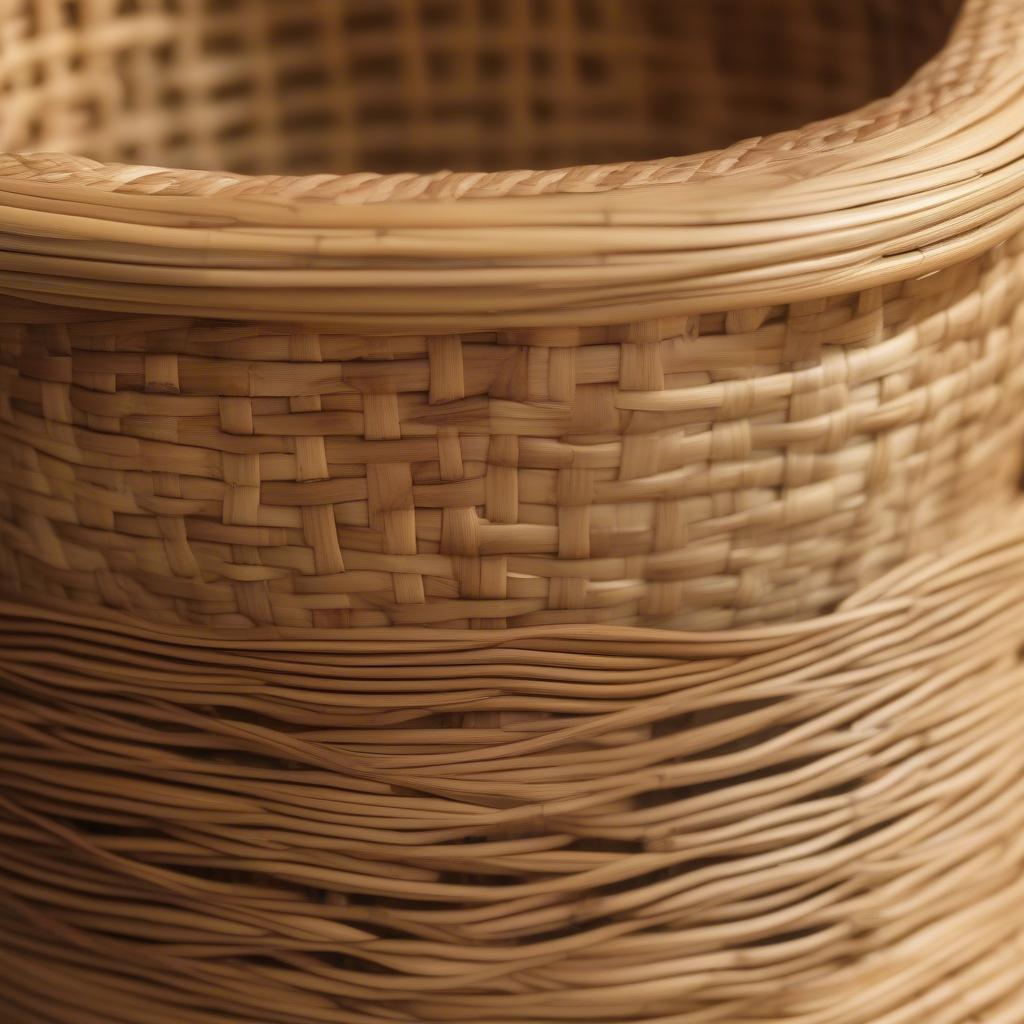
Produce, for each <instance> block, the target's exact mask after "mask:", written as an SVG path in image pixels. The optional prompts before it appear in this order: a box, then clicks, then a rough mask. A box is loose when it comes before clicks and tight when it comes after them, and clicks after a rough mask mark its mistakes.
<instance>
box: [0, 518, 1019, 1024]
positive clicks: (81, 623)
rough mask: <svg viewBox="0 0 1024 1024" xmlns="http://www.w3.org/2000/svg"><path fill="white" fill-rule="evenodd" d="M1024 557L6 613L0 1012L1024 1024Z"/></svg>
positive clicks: (983, 540)
mask: <svg viewBox="0 0 1024 1024" xmlns="http://www.w3.org/2000/svg"><path fill="white" fill-rule="evenodd" d="M1022 564H1024V510H1017V511H1016V512H1015V513H1014V514H1013V516H1012V517H1011V518H1010V519H1009V520H1007V521H1004V522H1003V523H1002V524H1001V526H999V527H998V528H996V529H994V530H992V531H990V532H988V533H987V534H986V535H985V536H984V537H980V538H976V539H975V540H974V541H973V542H971V543H962V544H960V545H959V546H957V547H956V548H954V549H952V550H949V551H947V553H945V554H944V555H942V556H941V557H939V556H933V557H928V558H920V559H917V560H914V561H912V562H910V563H908V564H907V565H905V566H904V567H903V568H902V569H901V570H899V571H897V572H895V573H893V574H890V575H889V576H888V577H886V578H885V579H884V580H882V581H880V582H878V583H876V584H875V585H873V586H871V587H869V588H867V589H865V590H863V591H861V592H859V593H858V594H856V595H855V596H854V597H852V598H851V599H849V600H848V601H847V602H846V604H845V605H844V607H843V608H842V609H840V610H839V611H837V612H836V613H834V614H833V615H830V616H827V617H824V618H820V619H815V620H811V621H808V622H805V623H803V624H795V625H779V626H774V627H770V628H762V629H759V630H741V631H731V632H725V633H704V634H695V633H694V634H685V633H671V632H659V631H652V630H648V631H644V630H636V629H617V630H616V629H602V630H597V629H593V628H587V627H576V628H573V629H564V630H554V629H534V630H529V631H527V630H510V631H504V632H502V631H493V632H484V633H467V632H458V631H452V632H440V633H439V632H433V631H431V632H429V633H425V634H423V635H422V636H421V637H419V638H418V639H417V640H416V641H415V642H413V641H407V642H402V643H396V642H394V641H393V640H391V639H390V637H391V635H392V634H391V633H390V632H389V631H387V630H384V631H377V632H367V631H362V632H354V631H349V632H344V633H342V632H338V633H334V634H333V635H331V636H323V635H322V634H311V633H309V632H308V631H307V632H305V633H302V632H296V633H293V634H292V635H291V636H288V635H285V636H282V635H281V634H280V633H277V634H269V633H267V634H264V635H260V634H259V633H258V632H257V633H255V634H254V633H252V632H231V631H221V632H219V633H217V634H203V633H201V632H198V631H191V632H189V631H188V630H182V631H181V632H180V633H178V632H176V633H174V634H170V633H165V632H163V631H161V630H158V629H147V628H145V627H142V626H140V625H139V624H138V623H137V622H130V621H128V620H122V619H120V618H117V617H115V616H114V615H113V613H110V617H108V618H104V619H89V618H86V617H84V616H83V615H82V614H80V613H78V612H76V611H74V610H72V609H71V608H70V606H62V607H58V606H56V605H54V606H52V607H50V608H42V607H40V608H29V607H27V606H25V605H19V604H15V603H6V604H4V605H3V609H2V611H3V616H2V619H0V624H2V634H0V643H2V646H3V658H2V668H0V678H2V680H3V684H4V685H3V696H2V698H0V700H2V714H0V734H2V745H0V766H2V771H3V775H4V778H5V794H6V795H5V796H4V797H3V799H2V802H0V807H2V816H0V855H2V858H3V862H4V866H5V871H4V872H3V873H2V874H0V892H2V901H3V906H4V912H5V914H6V915H7V917H8V924H7V927H6V928H5V930H4V932H3V934H2V936H0V946H2V947H3V952H4V955H3V956H2V957H0V965H2V966H0V972H2V974H3V979H4V985H5V992H6V993H7V998H8V999H9V1000H10V1004H9V1006H10V1009H9V1014H8V1016H7V1017H6V1018H5V1019H6V1020H9V1021H11V1022H13V1024H38V1022H39V1021H40V1020H42V1019H45V1020H46V1021H48V1022H54V1024H98V1022H99V1020H100V1019H101V1017H102V1020H103V1022H104V1024H112V1022H119V1024H179V1022H181V1021H182V1020H188V1022H189V1024H225V1022H228V1021H232V1022H233V1021H237V1020H242V1019H245V1020H250V1019H257V1018H258V1019H259V1020H260V1021H261V1022H267V1024H317V1022H331V1024H371V1022H383V1021H417V1022H422V1021H425V1020H428V1021H467V1022H469V1021H471V1022H473V1024H491V1022H494V1024H498V1022H508V1021H516V1022H521V1021H547V1022H550V1021H555V1020H576V1021H587V1022H598V1021H615V1022H624V1021H631V1022H632V1021H644V1022H648V1024H650V1022H655V1021H657V1022H660V1024H668V1022H673V1024H683V1022H686V1024H704V1022H708V1024H711V1022H726V1021H727V1022H729V1024H754V1022H758V1024H765V1022H772V1024H826V1022H827V1024H920V1022H922V1021H928V1022H929V1024H968V1022H976V1021H985V1022H986V1024H1015V1022H1017V1021H1019V1020H1020V1019H1021V1015H1022V1014H1024V909H1022V908H1024V748H1022V746H1021V743H1020V736H1021V730H1022V728H1024V685H1022V683H1024V670H1022V665H1021V659H1020V644H1021V626H1020V605H1021V600H1022V599H1024V572H1022V570H1021V566H1022ZM314 637H315V638H314ZM98 1007H102V1008H103V1009H102V1013H100V1011H99V1010H98V1009H96V1008H98ZM40 1014H41V1016H40Z"/></svg>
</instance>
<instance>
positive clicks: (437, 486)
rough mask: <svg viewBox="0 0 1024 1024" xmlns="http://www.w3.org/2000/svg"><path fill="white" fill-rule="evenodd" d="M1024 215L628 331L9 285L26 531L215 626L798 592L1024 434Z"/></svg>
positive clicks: (881, 553)
mask: <svg viewBox="0 0 1024 1024" xmlns="http://www.w3.org/2000/svg"><path fill="white" fill-rule="evenodd" d="M1022 298H1024V263H1022V256H1021V245H1020V243H1019V242H1017V241H1014V242H1012V243H1009V244H1007V245H1005V246H1001V247H1000V248H999V249H997V250H996V251H994V252H990V253H988V254H986V255H984V256H982V257H980V258H977V259H974V260H971V261H968V262H965V263H963V264H960V265H958V266H955V267H952V268H950V269H949V270H946V271H943V272H941V273H938V274H933V275H930V276H928V277H925V278H924V279H921V280H908V281H904V282H902V283H899V284H894V285H889V286H886V287H883V288H876V289H871V290H868V291H864V292H859V293H856V294H852V295H838V296H835V297H834V298H831V299H826V300H820V301H814V302H808V303H801V304H796V305H792V306H789V307H783V306H779V307H772V308H764V309H752V310H743V311H739V312H734V313H729V314H727V315H724V314H723V315H715V314H708V315H704V316H700V317H688V318H676V319H666V320H661V321H654V322H647V323H637V324H630V325H624V326H613V327H607V328H585V329H569V328H557V329H551V330H543V329H538V330H530V331H495V332H489V333H475V334H464V335H445V336H433V337H423V336H401V337H390V338H365V337H358V336H353V335H347V334H343V333H339V332H338V330H337V329H336V328H335V329H332V328H330V327H326V328H317V327H316V326H314V325H302V326H292V325H288V324H283V325H282V324H269V323H263V324H261V323H255V322H252V323H235V322H216V321H209V320H196V319H193V318H187V317H148V318H147V317H132V316H117V315H110V314H96V313H90V312H87V311H82V312H76V311H73V310H65V309H59V308H47V307H28V306H25V305H24V304H18V303H13V304H12V303H11V302H8V303H7V304H6V305H5V306H4V307H3V317H4V320H5V323H4V324H3V326H2V327H0V342H2V343H0V373H2V376H0V382H2V391H3V396H4V404H3V407H2V413H0V438H2V440H0V473H2V477H0V479H2V482H3V492H2V494H3V497H2V498H0V522H2V524H3V529H2V533H0V557H2V558H3V565H4V571H5V574H6V575H7V577H8V578H9V579H11V580H13V581H14V582H15V585H16V586H17V588H18V589H19V590H21V592H22V593H24V594H25V595H26V596H31V595H33V594H49V595H59V596H63V597H67V598H69V599H71V600H74V601H76V602H78V603H80V604H82V605H106V606H110V607H114V608H122V609H126V610H129V609H130V610H135V611H138V612H142V613H144V614H145V615H146V617H147V618H148V619H149V620H150V621H162V622H168V623H171V622H183V623H189V622H191V623H205V624H210V625H230V626H238V625H265V624H276V625H279V626H296V627H304V626H315V627H334V626H375V625H382V624H386V623H393V624H396V625H402V626H424V625H425V626H472V627H481V626H482V627H488V626H498V625H529V624H538V623H557V622H618V623H629V622H645V623H657V624H662V625H671V626H677V627H690V628H717V627H723V626H728V625H731V624H742V623H749V622H758V621H766V620H771V619H779V618H789V619H792V618H798V617H802V616H807V615H812V614H816V613H819V612H822V611H824V610H827V609H828V608H830V607H833V606H835V605H836V604H837V603H838V602H839V601H841V600H842V599H843V598H844V597H845V596H846V595H848V594H849V593H851V592H852V591H853V590H854V589H855V588H856V587H858V586H859V585H862V584H864V583H866V582H868V581H870V580H871V579H873V578H875V577H876V576H878V575H879V574H880V573H881V572H883V571H885V570H886V569H888V568H889V567H891V566H894V565H897V564H899V563H900V562H901V561H903V560H905V559H907V558H908V557H910V556H912V555H914V554H915V553H917V552H920V551H927V550H930V549H933V548H934V547H935V546H936V545H938V544H941V543H942V542H943V541H944V540H945V539H948V538H954V537H956V536H958V535H959V534H960V533H961V532H962V531H963V530H964V529H965V528H966V527H967V526H968V525H977V524H978V523H979V522H980V521H983V520H984V518H985V517H986V516H988V515H990V514H991V513H992V512H994V511H995V510H997V509H999V508H1000V507H1002V506H1004V505H1005V504H1006V503H1007V502H1008V501H1009V500H1010V499H1011V498H1012V497H1013V496H1014V495H1015V494H1016V493H1017V489H1018V488H1017V485H1018V479H1019V472H1020V457H1021V453H1022V451H1024V358H1022V357H1024V352H1022V349H1024V330H1022V319H1021V318H1022V315H1024V314H1022V312H1021V300H1022Z"/></svg>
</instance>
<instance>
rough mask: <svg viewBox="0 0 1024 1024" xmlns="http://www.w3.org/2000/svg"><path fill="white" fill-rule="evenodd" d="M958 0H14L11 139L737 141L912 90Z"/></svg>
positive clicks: (523, 144)
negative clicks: (914, 77) (906, 85)
mask: <svg viewBox="0 0 1024 1024" xmlns="http://www.w3.org/2000/svg"><path fill="white" fill-rule="evenodd" d="M960 6H961V0H900V2H899V3H895V2H893V0H348V2H346V3H344V4H342V3H338V2H335V0H102V2H100V0H0V22H2V24H3V29H4V33H3V35H2V36H0V102H2V103H3V106H4V110H3V117H2V118H0V123H2V128H0V149H2V150H3V151H7V152H9V151H35V152H40V151H48V152H72V153H78V154H81V155H85V156H91V157H94V158H96V159H99V160H103V161H114V162H118V161H124V162H129V163H146V164H159V165H164V166H183V167H197V168H207V169H218V168H219V169H227V170H232V171H238V172H246V173H309V172H317V171H330V172H334V173H340V172H346V171H355V170H367V171H424V170H427V171H429V170H435V169H439V168H448V169H454V170H465V169H481V170H494V169H501V168H514V167H534V168H543V167H555V166H566V165H572V164H587V163H616V162H620V161H632V160H643V159H651V158H657V157H666V156H673V155H681V154H685V153H691V152H699V151H702V150H709V149H716V148H720V147H724V146H728V145H729V144H730V143H732V142H734V141H737V140H739V139H743V138H747V137H751V136H756V135H764V134H768V133H773V132H777V131H781V130H785V129H792V128H798V127H800V126H801V125H803V124H805V123H807V122H809V121H813V120H817V119H821V118H825V117H828V116H831V115H836V114H841V113H844V112H846V111H852V110H854V109H856V108H858V107H860V106H861V105H863V104H864V103H866V102H868V101H870V100H871V99H874V98H877V97H879V96H882V95H886V94H888V93H890V92H892V91H893V90H894V89H896V88H897V87H899V86H900V85H902V84H903V83H904V82H905V81H906V80H907V79H908V78H909V77H910V76H911V75H912V73H913V72H914V71H915V70H916V69H917V68H918V67H920V66H921V65H922V64H923V63H924V62H926V61H927V60H928V59H929V58H930V57H932V56H933V55H934V54H935V53H936V52H937V51H938V50H939V49H940V48H941V46H942V44H943V42H944V40H945V39H946V37H947V36H948V33H949V31H950V28H951V26H952V23H953V21H954V19H955V16H956V13H957V11H958V9H959V8H960Z"/></svg>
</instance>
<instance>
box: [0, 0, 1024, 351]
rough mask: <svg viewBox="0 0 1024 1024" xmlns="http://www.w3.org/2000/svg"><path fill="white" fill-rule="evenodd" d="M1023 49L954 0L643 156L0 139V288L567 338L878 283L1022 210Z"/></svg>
mask: <svg viewBox="0 0 1024 1024" xmlns="http://www.w3.org/2000/svg"><path fill="white" fill-rule="evenodd" d="M1021 60H1024V8H1022V7H1021V6H1020V4H1019V3H1017V2H1016V0H964V2H963V6H962V8H961V10H960V12H959V14H958V19H957V22H956V25H955V27H954V30H953V32H952V34H951V36H950V38H949V40H948V41H947V44H946V46H945V47H944V48H943V50H941V51H940V52H939V54H937V55H936V56H935V57H933V58H932V60H930V61H929V62H927V63H926V64H925V65H923V66H922V67H921V68H920V69H919V70H918V71H917V72H916V73H915V74H914V75H913V76H912V77H911V79H910V80H909V81H908V82H907V83H906V84H905V85H904V86H902V87H901V88H900V89H898V90H897V91H896V92H894V93H893V94H892V95H891V96H889V97H886V98H884V99H881V100H877V101H875V102H873V103H871V104H869V105H867V106H865V107H862V108H860V109H859V110H856V111H854V112H852V113H850V114H846V115H840V116H838V117H835V118H831V119H829V120H827V121H821V122H816V123H814V124H812V125H808V126H805V127H804V128H802V129H799V130H798V131H796V132H786V133H781V134H777V135H773V136H769V137H765V138H762V139H754V140H746V141H744V142H740V143H737V144H736V145H735V146H733V147H730V148H729V149H726V150H721V151H717V152H714V153H709V154H702V155H699V156H697V157H683V158H678V159H676V158H670V159H668V160H658V161H648V162H645V163H639V164H619V165H607V166H591V167H576V168H561V169H558V170H553V171H542V172H540V171H534V172H528V171H503V172H495V173H493V174H487V175H484V174H471V173H468V172H463V173H458V172H440V173H437V174H433V175H387V176H380V175H366V174H359V173H355V174H349V175H311V176H305V177H282V176H263V177H253V176H242V175H232V174H226V173H219V172H209V171H188V170H173V169H169V168H154V167H143V166H133V165H124V164H101V163H97V162H95V161H90V160H86V159H84V158H81V157H76V156H74V155H69V154H3V155H0V217H2V219H3V227H2V233H0V292H2V293H4V294H6V295H8V296H10V297H13V298H15V299H21V300H24V301H26V302H28V303H37V302H42V303H44V304H47V305H53V304H54V297H55V296H56V295H59V296H60V297H61V303H60V304H62V305H69V306H76V307H80V308H83V309H101V310H108V311H113V312H133V313H147V314H158V315H159V314H163V315H177V316H204V317H205V316H209V317H217V318H226V319H233V320H234V319H244V320H250V321H251V320H259V321H288V322H301V323H317V324H333V325H338V326H340V327H343V328H347V329H350V330H353V331H359V332H362V333H370V334H374V333H383V334H403V333H404V334H410V333H411V334H422V333H431V334H435V333H445V332H450V331H462V332H464V331H488V330H494V329H495V328H501V329H515V328H522V329H537V328H551V329H552V331H553V333H552V340H551V343H552V344H560V343H571V342H569V341H567V340H564V339H563V338H562V333H561V332H562V329H563V328H564V329H569V330H570V332H571V329H573V328H580V327H586V326H595V325H608V324H618V323H629V322H638V321H650V320H655V319H660V318H664V317H671V316H678V315H687V314H696V313H702V312H710V311H723V310H730V309H738V308H750V307H759V306H770V305H775V304H777V303H779V302H786V303H791V302H796V301H803V300H812V299H818V298H823V297H826V296H829V295H835V294H839V293H842V292H851V291H856V290H861V289H864V288H870V287H874V286H878V285H882V284H885V283H888V282H891V281H895V280H900V279H905V278H907V277H911V276H915V277H916V276H921V275H923V274H926V273H930V272H933V271H937V270H940V269H943V268H944V267H946V266H949V265H951V264H953V263H956V262H959V261H961V260H964V259H967V258H969V257H970V256H973V255H976V254H978V253H980V252H982V251H984V250H985V249H989V248H992V247H994V246H995V245H998V244H999V243H1000V242H1002V241H1004V240H1005V239H1006V238H1008V237H1010V236H1011V235H1012V234H1013V233H1015V232H1016V231H1018V230H1021V229H1024V76H1021V75H1020V74H1019V72H1018V70H1017V69H1018V68H1019V67H1020V62H1021ZM964 67H966V68H968V69H969V71H968V73H967V75H966V83H960V86H959V87H954V83H955V82H956V79H957V77H958V76H957V75H956V74H953V75H951V74H950V71H951V69H960V70H962V69H963V68H964ZM455 200H458V201H455Z"/></svg>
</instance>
